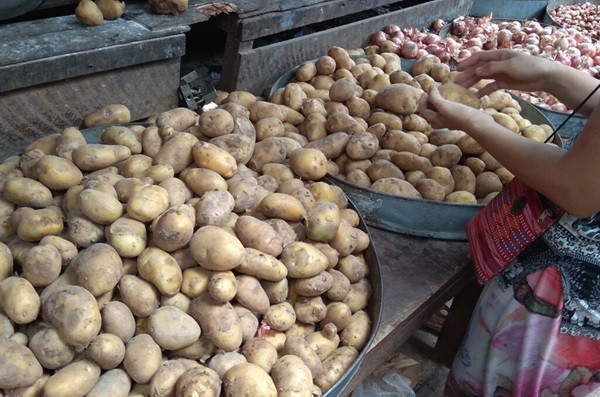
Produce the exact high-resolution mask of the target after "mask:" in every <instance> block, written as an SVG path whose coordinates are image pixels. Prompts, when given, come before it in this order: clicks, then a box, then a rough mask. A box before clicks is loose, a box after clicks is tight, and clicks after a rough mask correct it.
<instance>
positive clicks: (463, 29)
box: [452, 21, 468, 37]
mask: <svg viewBox="0 0 600 397" xmlns="http://www.w3.org/2000/svg"><path fill="white" fill-rule="evenodd" d="M467 31H468V29H467V24H466V23H465V21H454V22H452V34H455V35H457V36H459V37H461V36H464V35H465V34H467Z"/></svg>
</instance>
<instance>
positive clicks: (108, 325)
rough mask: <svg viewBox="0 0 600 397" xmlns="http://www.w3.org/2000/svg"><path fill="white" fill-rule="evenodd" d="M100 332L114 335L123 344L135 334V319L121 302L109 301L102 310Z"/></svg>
mask: <svg viewBox="0 0 600 397" xmlns="http://www.w3.org/2000/svg"><path fill="white" fill-rule="evenodd" d="M102 331H103V332H106V333H109V334H114V335H116V336H118V337H119V338H121V340H122V341H123V342H124V343H127V342H129V340H130V339H131V338H132V337H133V334H134V333H135V319H134V318H133V314H132V313H131V310H129V308H128V307H127V305H125V304H124V303H123V302H119V301H111V302H108V303H107V304H106V305H104V307H103V308H102Z"/></svg>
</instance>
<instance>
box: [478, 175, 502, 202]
mask: <svg viewBox="0 0 600 397" xmlns="http://www.w3.org/2000/svg"><path fill="white" fill-rule="evenodd" d="M500 190H502V182H501V181H500V178H499V177H498V175H496V174H494V173H493V172H489V171H485V172H482V173H481V174H479V175H477V179H476V184H475V197H477V198H480V199H481V198H484V197H485V196H487V195H488V194H490V193H492V192H499V191H500Z"/></svg>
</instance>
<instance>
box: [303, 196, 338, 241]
mask: <svg viewBox="0 0 600 397" xmlns="http://www.w3.org/2000/svg"><path fill="white" fill-rule="evenodd" d="M340 221H341V216H340V209H339V207H338V206H337V205H336V204H334V203H331V202H327V201H325V202H321V203H318V204H316V205H315V206H314V207H313V208H312V209H310V211H309V212H308V214H307V217H306V230H307V233H308V238H310V239H311V240H314V241H322V242H329V241H331V240H333V238H334V237H335V236H336V234H337V232H338V229H339V227H340Z"/></svg>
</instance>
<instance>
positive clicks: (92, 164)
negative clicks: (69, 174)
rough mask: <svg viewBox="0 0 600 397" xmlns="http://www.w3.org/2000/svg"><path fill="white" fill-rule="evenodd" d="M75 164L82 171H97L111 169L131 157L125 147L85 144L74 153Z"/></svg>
mask: <svg viewBox="0 0 600 397" xmlns="http://www.w3.org/2000/svg"><path fill="white" fill-rule="evenodd" d="M72 156H73V162H74V163H75V165H76V166H77V167H78V168H79V169H80V170H82V171H96V170H100V169H103V168H106V167H110V166H112V165H114V164H116V163H118V162H119V161H123V160H125V159H127V158H129V157H130V156H131V151H130V150H129V148H128V147H126V146H123V145H101V144H85V145H81V146H79V147H77V148H76V149H74V150H73V152H72Z"/></svg>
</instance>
